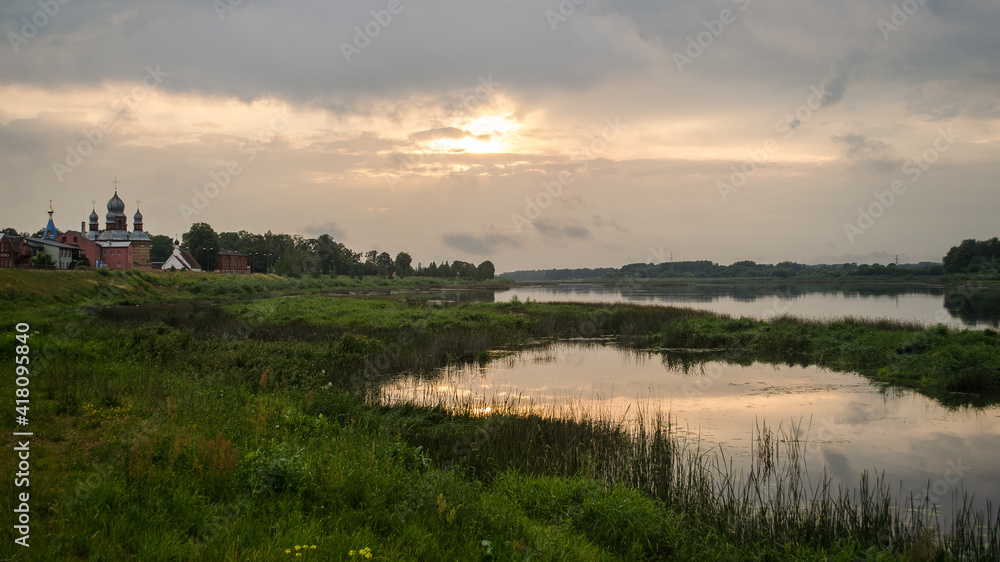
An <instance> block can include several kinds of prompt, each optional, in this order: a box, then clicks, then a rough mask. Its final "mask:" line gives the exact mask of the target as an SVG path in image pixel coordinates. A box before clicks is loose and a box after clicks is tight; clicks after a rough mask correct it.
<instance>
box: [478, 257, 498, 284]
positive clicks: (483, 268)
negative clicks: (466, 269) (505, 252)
mask: <svg viewBox="0 0 1000 562" xmlns="http://www.w3.org/2000/svg"><path fill="white" fill-rule="evenodd" d="M496 272H497V270H496V268H495V267H493V262H491V261H490V260H486V261H484V262H483V263H481V264H479V266H478V267H477V268H476V273H477V275H476V277H477V278H478V279H479V280H480V281H489V280H490V279H493V277H494V276H495V275H496Z"/></svg>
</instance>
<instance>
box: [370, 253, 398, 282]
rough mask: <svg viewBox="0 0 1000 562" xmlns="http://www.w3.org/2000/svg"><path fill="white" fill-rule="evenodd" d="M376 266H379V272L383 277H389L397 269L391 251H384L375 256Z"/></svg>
mask: <svg viewBox="0 0 1000 562" xmlns="http://www.w3.org/2000/svg"><path fill="white" fill-rule="evenodd" d="M375 266H376V267H377V268H378V274H379V275H381V276H383V277H389V276H390V275H392V272H393V271H395V266H394V265H393V263H392V256H390V255H389V252H382V253H381V254H379V255H378V256H376V257H375Z"/></svg>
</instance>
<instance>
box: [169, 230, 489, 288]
mask: <svg viewBox="0 0 1000 562" xmlns="http://www.w3.org/2000/svg"><path fill="white" fill-rule="evenodd" d="M164 238H166V237H164ZM168 241H169V239H168ZM181 245H182V246H183V247H184V248H186V249H187V250H188V251H190V252H191V254H192V255H193V256H194V257H195V259H197V260H198V261H199V262H203V263H202V266H203V267H206V268H209V269H211V267H212V265H211V264H218V263H219V249H221V248H225V249H227V250H235V251H237V252H241V253H243V254H246V255H247V257H248V261H249V264H250V269H251V271H252V272H253V273H266V272H270V273H277V274H280V275H289V276H299V275H350V276H358V277H360V276H364V275H378V276H382V277H411V276H413V277H447V278H455V277H457V278H461V279H464V280H472V281H483V280H489V279H493V277H494V275H495V274H496V270H495V268H494V267H493V264H492V263H491V262H489V261H484V262H483V263H481V264H479V265H478V266H477V265H474V264H471V263H468V262H463V261H458V260H456V261H453V262H451V263H448V262H444V263H442V264H440V265H439V264H437V263H435V262H431V264H430V265H429V266H427V267H423V266H422V265H421V264H419V263H418V264H417V266H416V267H414V266H413V258H412V257H411V256H410V254H409V253H407V252H399V253H397V254H396V256H395V257H393V256H392V255H390V254H389V253H388V252H380V251H378V250H368V251H367V252H355V251H353V250H351V249H350V248H348V247H347V246H345V245H344V243H343V242H337V241H336V240H334V239H333V237H332V236H330V235H329V234H321V235H319V236H317V237H316V238H305V237H303V236H299V235H290V234H275V233H272V232H271V231H268V232H266V233H264V234H255V233H252V232H248V231H246V230H241V231H239V232H219V233H217V232H215V230H214V229H213V228H212V227H211V226H210V225H209V224H208V223H203V222H199V223H195V224H193V225H191V229H190V230H189V231H188V232H186V233H185V234H184V235H183V237H182V240H181ZM169 255H170V250H169V249H168V250H167V256H169ZM153 256H154V257H153V260H154V261H163V260H165V259H166V258H165V257H164V258H162V259H158V257H159V254H158V253H157V243H156V240H155V238H154V240H153Z"/></svg>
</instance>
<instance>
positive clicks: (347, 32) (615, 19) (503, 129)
mask: <svg viewBox="0 0 1000 562" xmlns="http://www.w3.org/2000/svg"><path fill="white" fill-rule="evenodd" d="M997 29H1000V4H998V3H997V2H995V1H987V0H981V1H979V0H951V1H948V2H945V1H944V0H923V1H921V0H906V1H888V0H875V1H870V0H864V1H862V0H846V1H843V2H819V1H816V0H807V1H803V2H795V3H790V2H777V1H773V0H711V1H687V0H685V1H651V0H637V1H632V2H610V1H604V0H541V1H537V0H536V1H533V2H532V1H524V0H496V1H492V2H481V1H480V2H476V1H473V2H442V1H440V0H367V1H355V2H331V1H328V0H280V1H279V0H174V1H171V2H158V1H153V0H114V1H112V0H33V1H28V0H5V1H4V2H3V3H2V4H0V34H2V36H3V37H4V42H5V44H4V45H0V101H2V103H0V170H2V173H0V194H2V195H3V201H4V203H3V205H2V208H0V227H13V228H16V229H17V230H19V231H28V232H34V231H36V230H38V229H40V228H42V227H43V226H44V225H45V222H46V221H47V218H48V217H47V214H46V211H47V210H48V206H49V200H50V199H51V200H52V202H53V203H52V204H53V209H54V211H55V223H56V225H57V226H58V227H59V228H61V229H63V230H67V229H78V228H79V225H80V222H81V221H86V220H87V217H88V215H89V214H90V212H91V209H92V208H94V207H95V206H96V209H97V212H98V214H99V215H100V216H101V221H100V222H101V224H102V227H103V223H104V214H105V213H106V212H107V210H106V204H107V201H108V199H109V198H110V197H111V196H112V194H113V193H114V190H115V185H114V184H113V183H112V182H113V181H114V180H115V179H116V178H117V180H118V184H117V186H118V193H119V195H120V196H121V198H122V199H123V200H124V201H125V202H126V213H127V214H128V215H129V216H130V217H131V216H132V214H133V213H134V211H135V209H136V201H139V202H140V203H139V206H140V208H141V210H142V214H143V216H144V226H145V229H146V230H147V231H149V232H151V233H154V234H167V235H170V236H174V235H177V234H182V233H183V232H186V231H187V230H188V229H189V228H190V226H191V224H192V223H193V222H207V223H209V224H210V225H212V227H213V228H214V229H215V230H216V231H219V232H222V231H238V230H248V231H251V232H265V231H267V230H271V231H273V232H285V233H289V234H301V235H303V236H306V237H315V236H318V235H319V234H322V233H329V234H331V235H332V236H333V237H334V238H335V239H336V240H338V241H341V242H344V243H345V244H346V245H347V246H348V247H350V248H352V249H354V250H355V251H364V250H368V249H378V250H379V251H388V252H389V253H390V254H393V255H394V254H395V253H396V252H399V251H407V252H409V253H410V254H411V255H412V256H413V259H414V263H418V262H419V263H422V264H424V265H426V264H427V263H429V262H431V261H438V262H440V261H444V260H457V259H458V260H464V261H470V262H474V263H479V262H481V261H483V260H485V259H490V260H492V261H493V263H494V264H495V265H496V268H497V271H512V270H516V269H536V268H569V267H574V268H575V267H618V266H621V265H624V264H627V263H633V262H655V263H659V262H663V261H667V260H669V259H670V257H671V255H672V256H673V259H674V260H676V261H680V260H698V259H708V260H712V261H716V262H718V263H722V264H729V263H732V262H735V261H738V260H755V261H757V262H759V263H776V262H779V261H784V260H792V261H798V262H802V263H843V262H857V263H875V262H878V263H889V262H891V261H893V260H894V259H895V256H897V255H898V256H899V260H900V262H901V263H906V262H919V261H938V260H940V259H941V257H942V256H943V255H944V254H945V252H947V250H948V248H950V247H951V246H953V245H956V244H958V243H959V242H961V241H962V240H963V239H967V238H977V239H984V238H990V237H993V236H997V235H998V234H1000V232H998V230H1000V229H998V221H997V211H998V210H1000V197H998V190H997V188H998V185H997V183H998V182H997V178H998V177H1000V56H998V55H1000V34H998V33H997ZM93 201H96V204H93V203H92V202H93ZM130 227H131V220H130Z"/></svg>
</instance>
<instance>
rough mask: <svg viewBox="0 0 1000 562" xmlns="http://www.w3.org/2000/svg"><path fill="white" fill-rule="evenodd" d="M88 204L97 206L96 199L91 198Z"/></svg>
mask: <svg viewBox="0 0 1000 562" xmlns="http://www.w3.org/2000/svg"><path fill="white" fill-rule="evenodd" d="M90 204H91V205H93V206H94V207H96V206H97V199H91V200H90Z"/></svg>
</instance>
